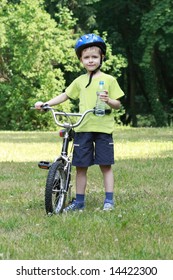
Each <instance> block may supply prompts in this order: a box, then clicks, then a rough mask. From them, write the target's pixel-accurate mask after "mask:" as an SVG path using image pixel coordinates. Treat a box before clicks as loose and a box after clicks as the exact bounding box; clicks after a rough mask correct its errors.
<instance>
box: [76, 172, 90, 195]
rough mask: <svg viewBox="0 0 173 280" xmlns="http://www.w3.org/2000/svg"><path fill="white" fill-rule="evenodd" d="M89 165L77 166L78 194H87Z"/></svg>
mask: <svg viewBox="0 0 173 280" xmlns="http://www.w3.org/2000/svg"><path fill="white" fill-rule="evenodd" d="M87 170H88V167H76V195H77V194H81V195H84V194H85V189H86V185H87Z"/></svg>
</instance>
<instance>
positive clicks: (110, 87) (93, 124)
mask: <svg viewBox="0 0 173 280" xmlns="http://www.w3.org/2000/svg"><path fill="white" fill-rule="evenodd" d="M88 79H89V76H88V75H87V74H84V75H81V76H79V77H78V78H76V79H75V80H74V81H73V82H72V83H71V84H70V85H69V86H68V87H67V88H66V91H65V92H66V94H67V96H68V97H69V98H71V99H79V111H80V113H83V112H84V111H86V110H89V109H93V108H94V107H95V105H96V100H97V94H96V92H97V90H98V86H99V81H104V87H105V90H107V91H108V95H109V97H110V98H111V99H118V98H120V97H122V96H123V95H124V93H123V91H122V90H121V88H120V87H119V85H118V82H117V80H116V79H115V78H114V77H112V76H111V75H108V74H105V73H103V72H101V74H100V75H99V76H96V77H93V78H92V82H91V84H90V85H89V86H88V87H87V88H86V85H87V84H88ZM107 106H108V105H107ZM107 108H109V109H110V107H109V106H108V107H107ZM112 111H113V110H112ZM113 130H114V116H113V112H112V113H111V114H109V115H105V116H102V117H99V116H95V115H94V114H93V113H89V114H88V115H86V117H85V118H84V120H83V121H82V123H81V124H80V125H79V126H78V127H76V128H75V131H76V132H104V133H109V134H110V133H112V132H113Z"/></svg>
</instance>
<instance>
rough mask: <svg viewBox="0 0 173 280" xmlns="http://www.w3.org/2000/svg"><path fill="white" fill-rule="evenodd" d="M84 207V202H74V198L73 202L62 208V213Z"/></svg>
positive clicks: (81, 209)
mask: <svg viewBox="0 0 173 280" xmlns="http://www.w3.org/2000/svg"><path fill="white" fill-rule="evenodd" d="M84 207H85V206H84V203H76V200H73V202H72V203H71V204H70V205H68V206H67V207H66V208H64V209H63V213H67V212H71V211H83V210H84Z"/></svg>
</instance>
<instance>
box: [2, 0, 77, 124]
mask: <svg viewBox="0 0 173 280" xmlns="http://www.w3.org/2000/svg"><path fill="white" fill-rule="evenodd" d="M3 3H4V5H3V7H2V6H1V11H0V13H1V24H0V27H1V30H2V31H3V32H2V34H3V36H2V37H1V45H0V52H1V53H0V58H1V82H3V83H0V90H1V96H2V97H1V98H2V99H3V104H5V106H4V107H3V108H2V107H1V109H0V114H1V115H2V116H3V121H2V122H1V129H4V128H6V129H11V128H13V129H32V128H33V127H44V126H46V125H47V123H48V120H47V116H46V117H45V116H44V115H43V116H42V117H40V116H39V117H37V116H36V115H35V116H33V111H32V112H31V111H30V112H29V109H30V107H31V106H32V105H33V104H34V103H35V101H36V100H40V99H44V100H48V99H50V98H52V97H53V96H55V95H56V94H57V93H58V92H61V91H62V90H63V88H64V86H65V80H64V73H63V72H62V70H61V68H60V65H63V67H64V69H66V70H68V71H73V70H74V69H78V66H77V65H76V62H75V60H74V58H73V53H72V46H73V45H74V35H73V29H72V26H73V24H74V20H72V18H71V17H70V16H69V13H68V11H67V9H66V8H64V10H63V9H62V10H61V13H60V24H59V26H58V27H57V24H56V22H55V21H54V20H53V19H51V18H50V15H49V14H48V13H46V12H45V11H44V9H43V6H42V1H37V2H35V1H29V0H23V1H21V3H20V5H12V4H7V2H5V1H4V2H3ZM62 14H64V17H62ZM67 14H68V17H66V16H65V15H67ZM64 26H65V28H64ZM69 60H70V61H71V63H70V66H69ZM66 104H67V103H66ZM60 108H61V107H60ZM66 108H67V109H68V110H69V105H68V104H67V105H66Z"/></svg>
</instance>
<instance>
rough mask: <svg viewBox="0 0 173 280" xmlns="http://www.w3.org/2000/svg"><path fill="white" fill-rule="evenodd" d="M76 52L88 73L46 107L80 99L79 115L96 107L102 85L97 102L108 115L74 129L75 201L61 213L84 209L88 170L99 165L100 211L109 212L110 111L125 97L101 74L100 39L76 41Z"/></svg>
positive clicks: (90, 36)
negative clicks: (100, 88) (101, 85)
mask: <svg viewBox="0 0 173 280" xmlns="http://www.w3.org/2000/svg"><path fill="white" fill-rule="evenodd" d="M75 51H76V54H77V56H78V58H79V59H80V61H81V63H82V64H83V66H84V68H85V69H86V72H87V73H86V74H84V75H81V76H79V77H78V78H76V79H75V80H74V81H73V82H72V83H71V84H70V85H69V86H68V87H67V88H66V90H65V92H64V93H62V94H60V95H59V96H57V97H55V98H53V99H51V100H49V101H48V102H46V103H45V104H48V105H49V106H54V105H56V104H60V103H62V102H64V101H66V100H67V99H68V98H72V99H79V109H80V112H81V113H82V112H84V111H85V110H87V109H92V108H94V107H95V104H96V98H97V95H96V92H97V89H98V85H99V81H104V84H105V88H106V90H105V91H104V94H102V95H101V96H100V99H101V100H102V101H104V102H105V104H106V108H107V110H106V112H107V114H105V115H104V116H103V117H98V116H96V115H94V114H90V115H87V116H86V117H85V118H84V120H83V122H82V123H81V124H80V125H79V126H78V127H77V128H76V129H75V132H76V133H75V138H74V151H73V160H72V164H73V165H74V166H76V199H75V200H74V201H73V202H72V204H70V205H69V206H67V207H66V208H65V209H64V212H68V211H75V210H83V209H84V207H85V189H86V185H87V170H88V167H89V166H91V165H93V164H98V165H99V166H100V169H101V172H102V174H103V179H104V187H105V199H104V206H103V210H112V209H113V208H114V199H113V192H114V176H113V171H112V166H111V165H112V164H114V146H113V139H112V133H113V129H114V116H113V113H112V109H119V108H120V105H121V103H120V101H119V100H117V99H118V98H120V97H122V96H123V95H124V93H123V92H122V90H121V89H120V87H119V85H118V83H117V81H116V79H115V78H114V77H112V76H110V75H107V74H105V73H103V72H101V71H100V68H101V65H102V61H103V60H104V57H105V55H106V44H105V42H104V41H103V39H102V38H101V37H100V36H98V35H95V34H86V35H83V36H82V37H80V38H79V40H78V41H77V43H76V45H75ZM43 104H44V103H43V102H37V103H36V104H35V108H36V109H38V110H40V109H41V106H42V105H43Z"/></svg>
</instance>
